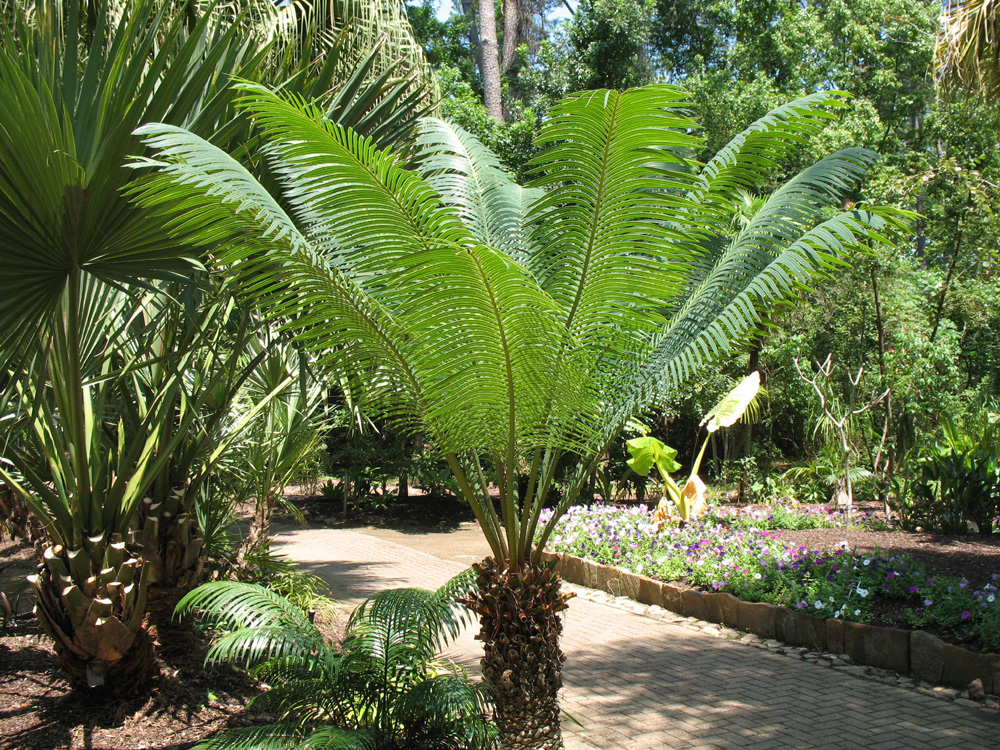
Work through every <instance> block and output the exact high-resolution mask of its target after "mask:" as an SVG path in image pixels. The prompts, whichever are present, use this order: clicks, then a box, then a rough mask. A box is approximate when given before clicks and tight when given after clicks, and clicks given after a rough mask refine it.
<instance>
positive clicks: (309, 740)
mask: <svg viewBox="0 0 1000 750" xmlns="http://www.w3.org/2000/svg"><path fill="white" fill-rule="evenodd" d="M386 746H387V739H386V737H385V736H384V734H383V733H382V732H379V731H376V730H370V729H340V728H338V727H323V728H321V729H317V730H315V731H314V732H312V733H310V734H309V736H308V737H306V739H305V740H304V741H303V742H302V744H300V745H299V746H298V750H383V749H384V748H385V747H386Z"/></svg>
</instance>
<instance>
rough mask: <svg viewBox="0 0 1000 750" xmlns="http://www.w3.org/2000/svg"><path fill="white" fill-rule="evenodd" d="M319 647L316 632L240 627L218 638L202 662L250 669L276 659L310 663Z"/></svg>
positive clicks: (265, 627) (286, 628) (282, 626)
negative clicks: (262, 662) (220, 663)
mask: <svg viewBox="0 0 1000 750" xmlns="http://www.w3.org/2000/svg"><path fill="white" fill-rule="evenodd" d="M321 645H322V639H321V638H320V636H319V634H318V633H315V632H313V633H310V632H308V631H306V630H300V629H299V628H295V627H292V626H289V625H265V626H261V627H248V628H240V629H239V630H235V631H233V632H232V633H226V634H225V635H221V636H219V637H218V638H217V639H216V640H215V641H214V642H213V643H212V645H211V647H210V648H209V649H208V653H207V654H206V656H205V661H206V662H207V663H209V664H215V663H219V662H223V663H226V664H233V665H235V666H249V665H251V664H257V663H259V662H261V661H263V660H265V659H274V658H279V657H280V658H284V659H298V660H301V661H309V660H310V659H312V658H314V657H313V656H312V655H313V654H314V653H315V651H316V649H317V648H318V647H320V646H321Z"/></svg>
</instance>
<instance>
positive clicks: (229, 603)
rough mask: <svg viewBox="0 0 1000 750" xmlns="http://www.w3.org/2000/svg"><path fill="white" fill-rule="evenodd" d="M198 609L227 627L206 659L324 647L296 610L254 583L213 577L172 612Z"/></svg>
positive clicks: (254, 657) (242, 660) (305, 652)
mask: <svg viewBox="0 0 1000 750" xmlns="http://www.w3.org/2000/svg"><path fill="white" fill-rule="evenodd" d="M192 612H197V613H199V615H200V616H201V617H202V618H203V619H204V620H206V621H207V622H209V623H211V624H213V625H215V626H217V627H220V628H222V629H224V630H228V631H230V632H227V633H225V634H223V635H222V636H221V637H219V638H218V639H217V640H216V641H215V642H214V643H213V644H212V646H211V648H210V649H209V652H208V655H207V656H206V660H207V661H208V662H210V663H211V662H228V663H236V664H250V663H255V662H259V661H261V660H263V659H270V658H280V657H285V658H302V659H304V658H307V657H308V656H309V655H310V654H313V653H317V652H318V651H320V650H322V649H324V648H325V645H324V642H323V638H322V636H320V634H319V632H318V631H317V630H316V627H315V626H314V625H313V624H312V623H311V622H309V620H308V619H307V618H306V616H305V615H304V614H303V613H302V611H301V610H300V609H298V608H297V607H295V606H294V605H293V604H291V603H290V602H289V601H288V600H287V599H285V598H284V597H282V596H280V595H278V594H275V593H274V592H273V591H269V590H268V589H266V588H265V587H263V586H260V585H259V584H255V583H243V582H240V581H213V582H210V583H206V584H203V585H201V586H199V587H198V588H196V589H195V590H194V591H191V592H190V593H188V594H187V595H186V596H185V597H184V598H183V599H181V601H180V602H179V603H178V605H177V609H176V614H177V615H185V614H190V613H192Z"/></svg>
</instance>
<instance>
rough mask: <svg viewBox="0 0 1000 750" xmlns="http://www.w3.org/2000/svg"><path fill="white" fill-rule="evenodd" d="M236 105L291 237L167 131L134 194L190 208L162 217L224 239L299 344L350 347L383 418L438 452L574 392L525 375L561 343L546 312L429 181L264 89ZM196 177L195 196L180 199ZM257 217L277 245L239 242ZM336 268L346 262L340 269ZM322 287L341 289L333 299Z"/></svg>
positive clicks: (210, 238) (565, 380)
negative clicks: (258, 137)
mask: <svg viewBox="0 0 1000 750" xmlns="http://www.w3.org/2000/svg"><path fill="white" fill-rule="evenodd" d="M246 106H247V107H249V108H250V110H251V112H252V114H253V115H254V116H255V118H256V119H257V122H258V124H259V126H260V127H261V128H262V130H263V131H264V132H265V134H266V136H267V138H268V140H269V153H270V158H271V160H272V163H273V166H274V170H275V172H276V173H277V174H278V175H279V179H280V180H281V181H282V182H283V183H284V185H285V186H286V193H285V194H286V197H287V198H288V200H289V202H290V204H291V206H292V210H293V212H294V213H295V217H296V222H297V223H298V224H300V225H301V226H303V227H305V234H304V235H300V234H297V233H294V232H293V226H294V225H295V223H296V222H293V221H292V220H291V219H290V218H288V217H285V218H284V219H282V220H281V221H280V223H277V224H276V223H274V222H273V221H272V214H271V213H266V214H263V215H261V218H258V216H257V215H256V214H258V212H259V211H260V210H261V209H260V208H259V207H258V202H256V199H255V198H246V197H244V195H247V194H249V195H259V196H260V197H261V199H262V200H263V198H264V195H265V191H264V190H263V188H261V187H259V186H257V185H253V186H252V185H250V183H249V182H248V179H252V178H250V176H249V174H248V173H246V171H245V170H242V168H241V167H239V165H238V164H236V163H235V162H233V161H232V160H231V159H228V157H225V155H224V154H222V153H221V152H214V153H212V154H211V155H208V152H207V151H206V150H205V149H209V150H210V149H211V147H209V146H208V144H205V143H204V142H200V143H199V142H198V141H196V140H192V139H190V138H185V137H184V136H183V134H180V133H176V132H171V131H169V130H165V129H158V128H157V129H154V128H145V129H144V130H143V132H144V133H145V134H147V135H153V134H155V136H154V138H153V139H152V141H151V145H153V146H156V147H159V148H162V149H165V150H166V151H165V153H164V155H165V156H166V157H168V159H169V160H170V161H169V162H167V161H162V160H161V162H160V164H161V165H162V166H163V167H164V171H162V172H161V173H160V174H159V175H158V176H157V177H156V178H154V179H153V180H151V181H150V182H149V183H147V185H146V186H145V188H144V189H143V190H142V192H140V193H139V196H138V197H139V200H140V201H141V202H143V203H144V205H147V206H153V205H155V206H160V207H163V206H167V207H169V208H170V210H171V211H172V212H176V211H178V209H179V207H180V208H184V209H187V210H188V211H191V210H197V212H198V213H197V215H194V214H190V213H189V214H186V215H184V216H183V217H182V218H178V219H176V220H175V221H174V222H173V226H174V227H175V228H176V229H177V230H178V231H179V232H182V233H184V232H189V230H190V229H192V228H195V229H197V230H198V235H199V236H200V238H201V239H202V240H203V241H205V242H212V243H227V242H228V243H231V244H223V245H221V246H219V247H218V250H217V251H216V252H217V253H218V255H219V258H220V260H221V261H222V262H226V263H232V262H236V261H239V262H240V263H239V265H238V266H237V267H236V269H235V270H236V271H237V272H239V273H240V274H241V275H243V278H244V279H245V280H246V283H245V286H244V290H245V291H246V292H247V293H250V294H253V295H255V296H257V297H258V299H261V301H262V302H263V303H264V304H266V305H268V306H269V307H270V309H271V310H272V311H273V312H274V313H275V314H278V315H282V314H288V313H290V312H292V311H293V310H295V311H298V312H299V313H300V314H299V315H298V319H297V321H296V327H297V328H300V329H301V328H306V329H307V330H306V331H305V333H304V334H303V335H302V336H301V337H300V340H301V341H303V342H305V343H306V344H307V345H309V344H312V345H315V346H316V347H317V348H320V349H321V350H322V351H323V353H324V354H326V355H333V354H335V353H336V348H337V347H338V346H339V345H343V346H344V347H345V348H348V349H350V351H351V353H352V357H353V358H354V359H355V360H356V366H355V368H353V369H354V372H355V374H356V375H357V377H358V380H357V385H358V390H365V391H367V392H368V393H369V395H375V396H376V399H374V400H375V402H376V407H377V408H378V407H381V408H382V410H383V413H386V414H387V415H388V416H398V415H407V416H408V417H411V418H412V417H414V416H415V417H417V419H418V420H419V422H420V423H421V426H423V427H424V428H425V431H426V432H428V433H429V434H432V435H434V436H435V437H436V439H437V441H438V443H439V447H441V448H442V449H443V450H445V451H452V452H455V451H461V450H477V449H482V448H483V447H485V446H488V445H496V444H497V443H498V442H503V443H513V444H514V445H518V444H520V443H522V442H529V441H530V439H531V437H533V436H534V435H537V434H538V433H540V432H541V431H543V430H544V429H545V428H546V423H547V421H548V420H547V417H548V414H547V411H546V404H547V403H548V401H549V400H550V394H551V392H552V391H553V390H554V389H556V388H557V387H558V388H559V389H560V390H562V391H566V392H568V391H572V390H573V389H575V390H577V391H579V390H580V388H581V387H582V386H580V385H579V384H576V385H574V382H576V381H580V380H581V374H580V373H577V372H573V371H568V372H566V373H565V374H564V375H563V376H562V378H561V381H560V379H558V378H552V379H551V380H550V381H540V380H539V379H538V378H536V377H534V376H533V374H532V373H535V372H539V371H545V370H549V371H553V372H554V371H555V370H556V368H555V366H554V361H555V358H556V357H557V356H558V349H557V347H558V342H559V340H560V337H559V336H558V323H557V318H556V316H557V308H556V306H555V305H554V303H553V302H552V300H551V299H550V298H549V297H548V296H547V295H546V294H545V293H544V292H542V290H540V289H539V287H538V286H537V284H536V283H535V282H534V281H533V280H532V279H531V277H530V276H529V275H528V274H527V273H526V272H525V270H524V269H522V268H521V267H519V266H518V265H516V264H512V263H511V262H510V260H509V258H507V257H506V256H505V255H504V254H503V253H501V252H499V251H497V250H496V249H494V248H491V247H487V246H485V245H482V244H480V243H479V242H478V241H477V240H476V238H475V237H474V236H473V235H472V234H471V233H470V232H469V231H468V230H467V229H466V228H465V227H464V226H463V225H462V224H461V223H460V222H459V221H458V219H457V217H455V215H454V214H453V213H452V212H451V211H450V210H448V209H447V208H446V207H445V206H443V205H442V204H441V203H440V202H439V201H438V199H437V197H436V195H435V193H434V191H433V190H432V189H431V188H430V186H428V185H427V184H426V183H424V182H423V181H422V180H420V178H419V177H417V176H416V175H414V174H412V173H409V172H406V171H405V170H403V169H402V168H401V167H400V166H399V165H398V164H396V163H395V160H394V159H393V158H392V156H391V154H390V153H388V152H380V151H379V150H378V149H376V148H375V146H374V144H373V143H372V142H371V141H370V140H366V139H362V138H360V137H358V136H356V135H354V134H353V133H351V132H350V131H348V130H345V129H343V128H339V127H338V126H336V125H332V124H330V123H328V122H321V121H318V120H317V119H316V114H317V113H315V112H314V111H310V110H309V109H308V108H306V109H305V110H304V111H303V110H301V109H299V108H298V107H295V106H293V105H291V104H289V103H287V102H284V101H282V100H280V99H279V98H277V97H275V96H274V95H272V94H270V93H268V92H263V91H258V90H254V91H252V92H251V93H250V94H248V97H247V102H246ZM227 159H228V161H227ZM195 186H197V187H202V188H204V189H205V191H206V192H205V193H204V194H203V195H201V196H200V197H188V198H185V197H184V196H192V193H193V192H194V191H192V190H191V189H190V188H191V187H195ZM247 191H249V193H248V192H247ZM260 205H263V204H262V203H261V204H260ZM248 209H249V210H248ZM261 220H263V221H265V222H266V223H267V226H268V230H269V232H270V233H271V234H277V238H276V239H277V241H275V238H273V237H264V238H259V237H258V238H257V239H254V238H253V237H248V236H247V235H249V234H250V233H251V230H250V227H251V226H252V225H253V223H254V222H255V221H258V222H259V221H261ZM276 226H277V227H279V229H278V230H275V228H274V227H276ZM236 238H239V240H240V243H241V244H240V245H235V243H234V242H233V241H234V240H235V239H236ZM286 238H288V240H292V241H294V242H295V245H294V246H293V247H289V246H288V244H287V241H286ZM282 243H285V244H284V245H282ZM303 255H304V256H306V257H305V258H302V257H299V256H303ZM303 261H306V262H303ZM337 266H340V267H343V268H345V269H350V276H349V278H348V277H347V276H346V275H344V274H338V272H337V270H336V267H337ZM281 268H283V269H284V271H287V275H286V274H285V273H283V272H281V270H280V269H281ZM335 284H336V285H344V284H350V285H353V288H352V289H350V292H349V293H345V292H343V291H340V292H339V293H338V294H335V295H334V298H333V300H332V301H330V300H329V296H330V293H331V292H333V291H335V289H331V286H334V285H335ZM342 301H343V302H342ZM346 303H350V305H351V306H352V308H353V309H349V308H348V305H347V304H346ZM368 311H372V312H368ZM376 312H378V313H379V315H378V320H377V321H374V322H373V317H374V315H375V313H376ZM348 314H349V315H352V316H360V318H359V322H358V321H352V320H351V319H349V318H346V316H347V315H348ZM340 316H345V317H340ZM363 326H367V332H365V331H363V330H362V327H363ZM359 333H360V334H362V335H360V336H359V335H358V334H359ZM352 337H356V338H355V339H352ZM365 342H368V343H369V346H367V347H366V346H364V343H365ZM386 347H390V348H389V349H386ZM379 393H382V394H384V396H385V398H384V399H383V400H381V401H380V400H378V398H377V396H378V394H379ZM515 405H516V408H517V409H518V410H519V411H520V412H521V418H520V419H515V418H514V414H513V409H514V408H515Z"/></svg>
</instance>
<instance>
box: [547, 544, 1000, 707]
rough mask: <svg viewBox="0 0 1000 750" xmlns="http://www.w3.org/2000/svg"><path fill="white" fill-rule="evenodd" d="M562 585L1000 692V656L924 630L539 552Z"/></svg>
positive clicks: (939, 681) (932, 679)
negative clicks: (824, 613)
mask: <svg viewBox="0 0 1000 750" xmlns="http://www.w3.org/2000/svg"><path fill="white" fill-rule="evenodd" d="M543 559H545V560H547V561H549V562H552V563H554V564H555V569H556V571H557V572H558V573H559V574H560V575H561V576H562V577H563V579H564V580H566V581H567V582H568V583H574V584H577V585H579V586H586V587H587V588H592V589H599V590H601V591H606V592H607V593H609V594H612V595H614V596H626V597H628V598H629V599H634V600H636V601H638V602H641V603H642V604H648V605H657V606H660V607H663V608H664V609H669V610H670V611H671V612H676V613H677V614H679V615H683V616H685V617H694V618H696V619H698V620H705V621H707V622H715V623H719V624H721V625H724V626H726V627H730V628H736V629H738V630H746V631H748V632H751V633H754V634H755V635H758V636H760V637H761V638H773V639H775V640H778V641H782V642H783V643H787V644H789V645H791V646H802V647H805V648H808V649H809V650H810V651H827V652H830V653H833V654H847V655H848V656H849V657H851V659H852V660H853V661H854V662H856V663H857V664H863V665H867V666H870V667H877V668H878V669H887V670H891V671H893V672H897V673H899V674H902V675H912V676H914V677H919V678H920V679H921V680H924V681H925V682H929V683H931V684H935V685H945V686H947V687H950V688H954V689H956V690H967V689H968V688H969V686H970V684H972V683H973V682H975V681H976V680H980V681H981V684H982V689H983V690H984V692H986V693H988V694H994V693H1000V654H981V653H976V652H974V651H969V650H968V649H965V648H962V647H961V646H955V645H952V644H950V643H945V642H944V641H942V640H941V639H940V638H938V637H936V636H934V635H931V634H930V633H927V632H925V631H923V630H905V629H902V628H891V627H883V626H880V625H867V624H864V623H859V622H850V621H847V620H838V619H834V618H822V617H814V616H813V615H811V614H809V613H808V612H805V611H800V610H795V609H789V608H788V607H784V606H781V605H778V604H770V603H769V602H747V601H743V600H742V599H739V598H737V597H736V596H734V595H732V594H729V593H724V592H706V591H702V590H701V589H697V588H693V587H690V586H685V585H684V584H681V583H664V582H663V581H657V580H654V579H652V578H647V577H646V576H641V575H638V574H636V573H631V572H629V571H627V570H623V569H621V568H616V567H614V566H612V565H602V564H601V563H598V562H594V561H593V560H587V559H584V558H582V557H577V556H575V555H569V554H566V553H559V552H544V553H543Z"/></svg>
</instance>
